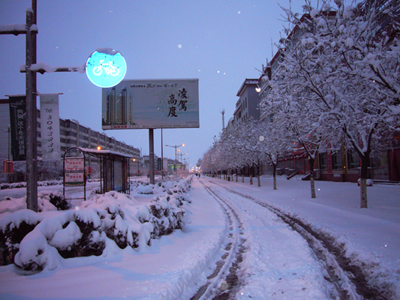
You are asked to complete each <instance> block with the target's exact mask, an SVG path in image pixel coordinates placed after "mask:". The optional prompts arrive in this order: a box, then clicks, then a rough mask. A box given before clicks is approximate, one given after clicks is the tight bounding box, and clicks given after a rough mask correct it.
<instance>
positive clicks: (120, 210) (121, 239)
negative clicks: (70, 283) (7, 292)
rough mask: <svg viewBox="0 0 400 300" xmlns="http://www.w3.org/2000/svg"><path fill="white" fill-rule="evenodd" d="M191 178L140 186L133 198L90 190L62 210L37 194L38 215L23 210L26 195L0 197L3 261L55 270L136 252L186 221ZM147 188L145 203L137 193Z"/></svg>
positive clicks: (3, 262)
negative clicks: (72, 261)
mask: <svg viewBox="0 0 400 300" xmlns="http://www.w3.org/2000/svg"><path fill="white" fill-rule="evenodd" d="M190 182H191V178H189V179H185V180H181V181H180V182H175V183H171V182H164V183H162V184H157V185H151V184H150V185H149V184H148V185H145V186H144V185H139V186H138V187H136V189H135V190H134V192H133V194H134V196H132V195H125V194H121V193H118V192H115V191H110V192H108V193H106V194H104V195H96V194H94V195H92V196H91V198H90V199H89V200H87V201H84V202H82V204H81V205H80V206H77V207H75V208H72V209H69V210H63V211H59V210H57V208H56V207H55V206H54V205H52V204H51V203H50V201H49V200H48V199H46V195H42V197H41V198H39V207H41V212H38V213H35V212H33V211H31V210H27V209H26V204H25V203H24V201H25V197H23V198H18V199H10V200H5V201H2V202H1V203H0V251H1V252H3V255H2V260H3V261H1V262H2V264H9V263H12V262H13V263H14V264H15V265H16V266H18V267H20V268H22V269H23V270H29V271H40V270H43V269H48V270H54V269H56V268H57V267H58V266H59V265H60V264H61V263H62V261H63V259H65V258H70V257H79V256H90V255H97V256H99V255H103V256H107V253H109V252H110V251H115V250H114V249H125V248H126V247H128V246H129V247H131V248H132V249H134V250H137V251H140V250H141V249H142V248H144V247H146V246H150V244H151V240H152V239H157V238H159V237H160V236H161V235H166V234H170V233H171V232H173V231H174V230H175V229H181V228H182V225H184V224H186V223H189V222H190V221H189V219H188V216H187V213H188V212H189V211H188V209H187V207H186V206H187V203H190V202H191V201H190V199H189V198H188V196H187V195H185V193H186V192H187V191H188V190H189V189H190V188H191V185H190ZM149 191H151V192H152V193H151V195H152V196H151V197H152V198H151V199H149V200H148V201H146V202H143V200H142V201H138V200H137V199H135V195H140V194H149V193H148V192H149ZM47 198H48V197H47ZM40 199H41V200H40ZM117 246H118V247H117Z"/></svg>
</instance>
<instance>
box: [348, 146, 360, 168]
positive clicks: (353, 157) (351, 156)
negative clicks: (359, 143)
mask: <svg viewBox="0 0 400 300" xmlns="http://www.w3.org/2000/svg"><path fill="white" fill-rule="evenodd" d="M347 161H348V164H349V165H348V168H349V169H357V168H358V167H359V166H360V158H359V157H358V154H357V152H356V151H354V150H349V151H348V152H347Z"/></svg>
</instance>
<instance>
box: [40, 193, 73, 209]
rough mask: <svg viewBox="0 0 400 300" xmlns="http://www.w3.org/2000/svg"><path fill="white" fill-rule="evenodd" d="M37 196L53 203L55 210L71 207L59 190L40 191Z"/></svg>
mask: <svg viewBox="0 0 400 300" xmlns="http://www.w3.org/2000/svg"><path fill="white" fill-rule="evenodd" d="M38 198H42V199H46V200H48V201H49V202H50V203H51V204H53V205H54V206H55V207H56V208H57V210H67V209H70V208H71V205H70V204H69V203H68V201H67V200H65V197H64V195H63V194H62V193H60V192H41V193H39V195H38Z"/></svg>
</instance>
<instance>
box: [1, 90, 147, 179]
mask: <svg viewBox="0 0 400 300" xmlns="http://www.w3.org/2000/svg"><path fill="white" fill-rule="evenodd" d="M108 97H109V101H110V103H112V102H113V101H115V92H114V94H113V93H112V92H110V94H109V96H108ZM111 106H112V105H111ZM110 115H111V114H110ZM114 116H115V115H114ZM9 125H10V113H9V99H0V144H1V145H2V146H1V147H0V160H1V161H3V160H7V159H8V157H10V159H11V160H12V154H11V151H9V150H10V149H11V145H10V144H9V142H8V132H7V127H8V126H9ZM37 141H38V142H37V156H38V160H39V161H40V160H41V157H42V142H41V124H40V110H38V111H37ZM98 146H100V147H101V148H102V149H104V150H112V151H115V152H120V153H124V154H128V155H130V156H132V158H135V159H138V160H139V159H140V156H141V154H140V149H138V148H135V147H133V146H130V145H127V144H125V143H124V142H121V141H118V140H116V139H115V138H114V137H109V136H107V135H106V134H105V133H101V132H98V131H95V130H92V129H90V128H89V127H85V126H83V125H81V124H79V122H78V121H76V120H69V119H65V120H64V119H60V150H61V155H62V154H63V153H64V152H65V150H67V149H68V148H70V147H81V148H91V149H96V148H97V147H98ZM61 158H62V157H61V156H60V160H61ZM15 173H18V171H16V172H15ZM19 173H24V172H22V171H21V172H19ZM39 175H40V174H39ZM24 176H25V175H24V174H12V175H11V180H13V181H14V180H15V181H16V180H25V177H24ZM7 180H8V177H7V174H4V173H3V172H0V182H6V181H7Z"/></svg>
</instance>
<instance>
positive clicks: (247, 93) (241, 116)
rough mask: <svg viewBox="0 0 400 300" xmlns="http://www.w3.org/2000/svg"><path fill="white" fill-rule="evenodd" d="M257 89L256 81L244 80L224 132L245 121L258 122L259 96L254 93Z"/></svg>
mask: <svg viewBox="0 0 400 300" xmlns="http://www.w3.org/2000/svg"><path fill="white" fill-rule="evenodd" d="M257 87H258V79H247V78H246V79H245V80H244V81H243V83H242V85H241V86H240V89H239V90H238V92H237V94H236V96H238V97H239V99H238V100H237V101H236V107H235V111H234V112H233V117H232V118H230V119H229V121H228V124H227V125H226V128H225V130H226V131H227V132H231V131H232V130H233V129H234V126H235V124H239V123H241V122H245V121H247V120H250V119H253V120H259V119H260V111H259V110H258V104H259V103H260V99H261V98H260V95H259V93H258V92H257V91H256V88H257Z"/></svg>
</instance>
